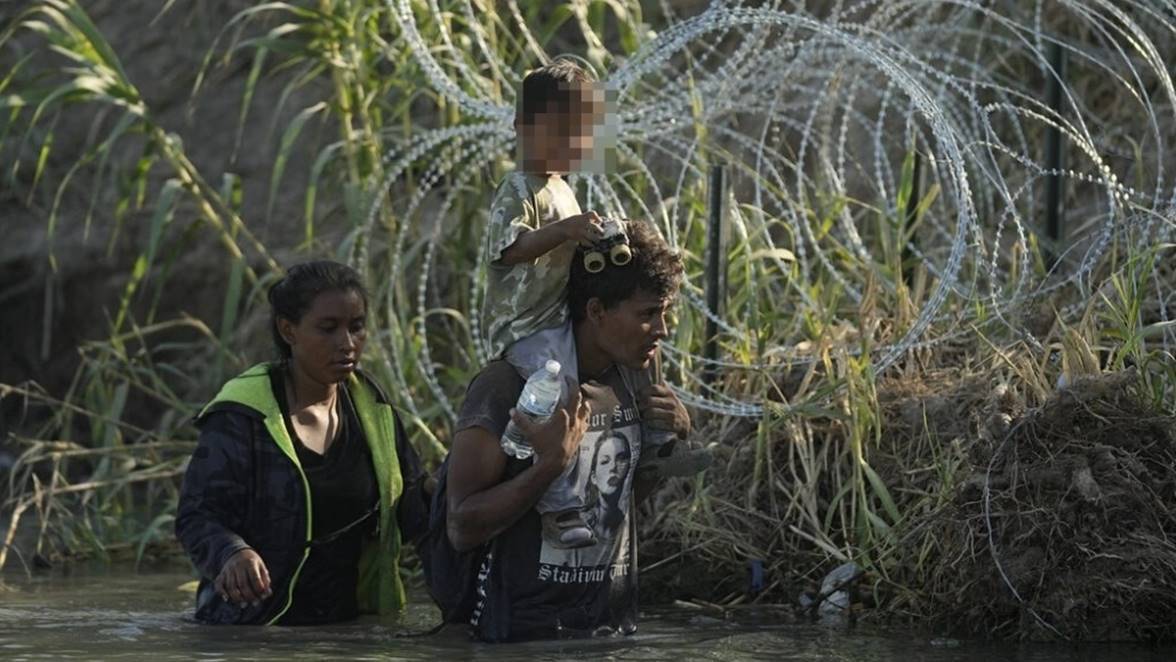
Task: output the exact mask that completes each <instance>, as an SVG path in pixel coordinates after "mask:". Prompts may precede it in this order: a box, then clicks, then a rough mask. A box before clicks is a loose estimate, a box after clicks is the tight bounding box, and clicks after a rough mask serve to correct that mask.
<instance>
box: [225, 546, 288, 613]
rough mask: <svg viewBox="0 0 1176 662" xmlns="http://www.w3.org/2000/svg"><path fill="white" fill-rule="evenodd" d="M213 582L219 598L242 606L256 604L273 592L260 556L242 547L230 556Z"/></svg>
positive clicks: (267, 572)
mask: <svg viewBox="0 0 1176 662" xmlns="http://www.w3.org/2000/svg"><path fill="white" fill-rule="evenodd" d="M213 584H214V586H215V587H216V592H217V593H219V594H220V596H221V599H223V600H224V601H225V602H230V603H233V604H235V605H237V606H239V607H242V608H244V607H245V606H246V605H250V604H252V605H256V604H257V603H259V602H261V601H262V600H264V599H266V598H268V597H270V596H271V595H273V594H274V592H273V590H272V587H271V585H270V576H269V570H268V569H267V568H266V567H265V562H264V561H262V560H261V556H259V555H258V553H257V552H255V551H253V550H252V549H243V550H241V551H239V552H237V553H236V554H233V555H232V556H230V557H229V560H228V561H226V562H225V565H224V567H222V568H221V571H220V574H219V575H217V576H216V581H215V582H214V583H213Z"/></svg>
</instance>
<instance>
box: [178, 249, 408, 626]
mask: <svg viewBox="0 0 1176 662" xmlns="http://www.w3.org/2000/svg"><path fill="white" fill-rule="evenodd" d="M269 302H270V307H271V313H272V316H273V322H272V327H273V335H274V341H275V343H276V344H277V346H278V350H279V353H280V354H281V360H280V361H278V362H275V363H262V364H259V365H256V366H254V367H253V368H250V369H249V370H247V371H245V372H244V373H242V374H241V375H239V376H237V377H236V378H234V379H232V380H230V381H229V382H228V383H227V384H225V385H224V387H223V388H222V389H221V391H220V393H219V394H218V395H217V396H216V398H214V399H213V401H212V402H211V403H209V404H208V406H206V407H205V408H204V410H203V411H202V412H201V413H200V415H199V417H198V418H197V426H198V427H199V429H200V439H199V445H198V447H197V449H196V451H195V452H194V453H193V454H192V459H191V462H190V463H189V465H188V468H187V473H186V474H185V476H184V484H183V489H182V491H181V494H180V504H179V510H178V512H177V514H176V536H177V537H178V538H179V540H180V543H181V544H182V545H183V547H184V550H185V551H186V552H187V553H188V556H189V558H191V559H192V562H193V563H194V564H195V565H196V567H197V568H198V569H199V571H200V574H201V580H200V588H199V589H198V591H197V594H196V618H197V619H198V620H201V621H204V622H208V623H238V624H279V625H299V624H319V623H331V622H337V621H344V620H349V619H353V618H355V617H356V616H358V615H359V614H366V613H372V614H379V615H381V616H395V615H397V614H398V613H399V612H400V611H401V610H402V608H403V607H404V604H405V595H404V586H403V584H402V583H401V578H400V573H399V558H400V548H401V544H402V541H407V540H411V539H413V538H415V537H416V536H417V535H419V534H420V533H422V532H423V531H424V528H425V527H426V526H427V510H428V494H427V490H426V479H425V475H424V474H423V472H422V471H421V467H420V461H419V459H418V458H417V455H416V453H415V452H414V451H413V450H412V447H411V446H410V445H409V443H408V439H407V436H406V435H405V432H404V428H403V426H402V425H401V423H400V421H399V419H398V418H397V416H396V413H395V412H394V411H393V409H392V407H391V406H390V405H389V401H388V399H387V397H386V396H385V395H384V393H383V392H382V391H381V390H380V388H379V387H378V386H377V385H376V383H375V382H373V381H372V380H371V379H370V378H369V377H368V376H366V375H365V374H364V373H362V372H360V371H359V370H358V365H359V359H360V356H361V355H362V353H363V347H364V341H365V339H366V336H367V330H366V327H365V325H366V321H367V295H366V293H365V291H364V288H363V285H362V283H361V282H360V280H359V276H358V274H357V273H356V272H355V271H354V270H353V269H351V268H350V267H347V266H345V265H342V264H338V263H334V262H311V263H307V264H300V265H297V266H295V267H293V268H291V269H290V270H289V272H288V273H287V274H286V276H285V277H284V278H283V279H282V280H280V281H279V282H278V283H277V284H275V285H274V286H273V288H271V289H270V292H269Z"/></svg>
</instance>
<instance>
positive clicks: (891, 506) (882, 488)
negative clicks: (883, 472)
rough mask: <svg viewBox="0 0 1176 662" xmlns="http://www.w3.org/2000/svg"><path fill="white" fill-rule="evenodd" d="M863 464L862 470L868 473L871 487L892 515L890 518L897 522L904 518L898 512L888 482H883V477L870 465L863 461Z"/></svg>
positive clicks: (887, 511)
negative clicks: (887, 486) (887, 485)
mask: <svg viewBox="0 0 1176 662" xmlns="http://www.w3.org/2000/svg"><path fill="white" fill-rule="evenodd" d="M861 466H862V472H863V473H865V474H866V480H868V481H869V482H870V487H872V488H873V489H874V495H875V496H877V497H878V501H880V502H881V503H882V508H883V510H885V511H886V514H887V515H889V516H890V520H891V521H892V522H894V523H895V524H897V523H898V522H899V521H901V520H902V516H901V515H900V514H899V512H898V506H896V505H895V503H894V498H893V497H891V496H890V490H889V489H887V488H886V483H884V482H882V478H881V477H880V476H879V475H878V474H877V473H876V472H875V471H874V469H873V468H872V467H871V466H870V465H868V464H866V463H865V462H862V464H861Z"/></svg>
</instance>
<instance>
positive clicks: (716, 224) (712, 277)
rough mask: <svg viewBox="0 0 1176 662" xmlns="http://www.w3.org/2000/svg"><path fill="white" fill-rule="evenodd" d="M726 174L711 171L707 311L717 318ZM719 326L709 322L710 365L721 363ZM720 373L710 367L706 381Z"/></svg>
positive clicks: (706, 341)
mask: <svg viewBox="0 0 1176 662" xmlns="http://www.w3.org/2000/svg"><path fill="white" fill-rule="evenodd" d="M724 179H725V173H724V169H723V166H721V165H715V166H711V171H710V218H709V222H708V224H707V242H706V307H707V309H709V310H710V311H711V312H712V313H714V315H715V316H716V317H718V316H719V315H721V314H722V299H723V297H722V294H723V287H724V286H725V281H726V278H724V275H725V273H726V269H725V268H724V266H723V256H724V252H723V199H724V198H725V197H726V196H725V190H724V189H725V182H724ZM718 337H719V325H718V324H717V323H716V322H715V321H714V320H713V319H711V318H710V317H708V318H707V319H706V331H705V337H704V344H703V349H702V356H703V358H705V359H708V360H710V361H715V360H717V359H718V355H719V346H718ZM717 374H718V370H717V369H716V366H715V365H714V364H713V363H708V364H707V365H706V367H705V369H704V370H703V381H705V382H706V383H708V384H709V383H710V382H712V381H714V379H715V377H716V376H717Z"/></svg>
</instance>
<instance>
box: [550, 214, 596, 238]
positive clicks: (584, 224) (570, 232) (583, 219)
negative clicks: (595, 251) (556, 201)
mask: <svg viewBox="0 0 1176 662" xmlns="http://www.w3.org/2000/svg"><path fill="white" fill-rule="evenodd" d="M557 223H558V225H559V227H560V230H561V231H562V233H563V236H564V241H574V242H576V243H578V244H580V245H582V246H586V245H589V244H592V243H595V242H597V241H600V240H601V239H602V238H603V237H604V225H603V222H602V221H601V220H600V215H599V214H597V213H596V212H594V211H586V212H584V213H583V214H577V215H575V216H569V217H567V218H565V219H562V220H560V221H557Z"/></svg>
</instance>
